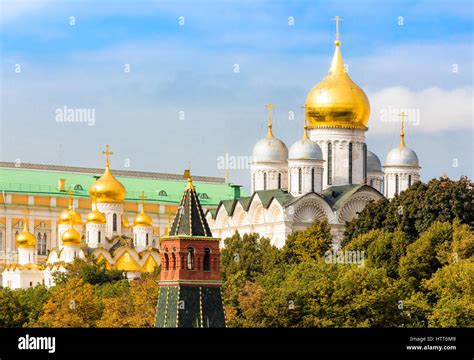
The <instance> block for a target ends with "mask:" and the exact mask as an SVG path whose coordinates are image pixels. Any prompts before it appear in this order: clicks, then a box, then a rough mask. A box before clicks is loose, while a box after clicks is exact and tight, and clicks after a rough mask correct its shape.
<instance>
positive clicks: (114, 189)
mask: <svg viewBox="0 0 474 360" xmlns="http://www.w3.org/2000/svg"><path fill="white" fill-rule="evenodd" d="M104 154H105V155H106V158H105V171H104V173H103V174H102V176H101V177H100V178H99V179H97V180H96V181H95V182H94V183H93V184H92V185H91V187H90V188H89V194H90V195H91V197H92V196H93V195H94V196H95V197H96V201H97V202H98V203H121V202H123V200H124V199H125V187H124V186H123V185H122V183H121V182H120V181H118V180H117V179H116V178H115V176H114V175H113V174H112V172H111V171H110V163H109V154H112V153H111V152H109V146H108V145H107V147H106V151H105V152H104Z"/></svg>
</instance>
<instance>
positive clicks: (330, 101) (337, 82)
mask: <svg viewBox="0 0 474 360" xmlns="http://www.w3.org/2000/svg"><path fill="white" fill-rule="evenodd" d="M338 20H339V19H338V18H336V21H338ZM337 37H338V35H337V33H336V38H337ZM334 44H335V46H336V49H335V51H334V56H333V58H332V62H331V67H330V68H329V72H328V73H327V75H326V76H325V77H324V78H323V80H322V81H321V82H320V83H319V84H317V85H316V86H314V87H313V88H312V89H311V91H310V92H309V93H308V96H307V97H306V102H305V112H306V119H307V121H308V123H309V126H310V128H334V127H336V128H357V129H363V130H367V126H366V125H367V122H368V120H369V115H370V104H369V100H368V98H367V95H366V94H365V93H364V91H363V90H362V89H361V88H360V87H359V86H358V85H357V84H356V83H354V82H353V81H352V79H351V78H350V77H349V75H348V74H347V72H346V69H345V68H344V63H343V61H342V56H341V50H340V45H341V43H340V41H339V39H336V41H335V43H334Z"/></svg>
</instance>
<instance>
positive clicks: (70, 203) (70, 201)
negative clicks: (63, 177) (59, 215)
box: [67, 187, 74, 209]
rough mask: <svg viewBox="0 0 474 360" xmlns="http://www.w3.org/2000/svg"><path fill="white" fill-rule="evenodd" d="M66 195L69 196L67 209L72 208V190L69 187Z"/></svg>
mask: <svg viewBox="0 0 474 360" xmlns="http://www.w3.org/2000/svg"><path fill="white" fill-rule="evenodd" d="M67 194H68V196H69V209H71V208H72V199H73V195H74V190H73V189H72V188H71V187H69V189H68V191H67Z"/></svg>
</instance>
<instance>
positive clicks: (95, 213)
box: [86, 200, 105, 224]
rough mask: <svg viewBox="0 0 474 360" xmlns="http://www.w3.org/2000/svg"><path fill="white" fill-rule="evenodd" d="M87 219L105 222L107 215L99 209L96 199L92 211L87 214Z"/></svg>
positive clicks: (99, 222) (95, 222)
mask: <svg viewBox="0 0 474 360" xmlns="http://www.w3.org/2000/svg"><path fill="white" fill-rule="evenodd" d="M86 220H87V222H88V223H91V224H105V215H104V214H103V213H101V212H100V211H99V210H97V204H96V202H95V200H94V201H93V202H92V211H91V212H89V213H88V214H87V218H86Z"/></svg>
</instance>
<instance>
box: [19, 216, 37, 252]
mask: <svg viewBox="0 0 474 360" xmlns="http://www.w3.org/2000/svg"><path fill="white" fill-rule="evenodd" d="M24 223H25V225H24V228H23V231H22V232H21V233H19V234H18V235H17V237H16V245H17V247H19V248H35V247H36V238H35V236H34V235H33V234H32V233H30V231H29V229H28V220H27V219H25V220H24Z"/></svg>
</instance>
